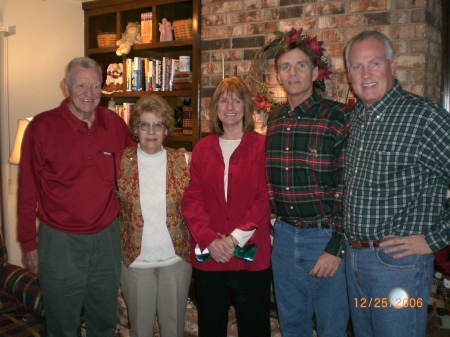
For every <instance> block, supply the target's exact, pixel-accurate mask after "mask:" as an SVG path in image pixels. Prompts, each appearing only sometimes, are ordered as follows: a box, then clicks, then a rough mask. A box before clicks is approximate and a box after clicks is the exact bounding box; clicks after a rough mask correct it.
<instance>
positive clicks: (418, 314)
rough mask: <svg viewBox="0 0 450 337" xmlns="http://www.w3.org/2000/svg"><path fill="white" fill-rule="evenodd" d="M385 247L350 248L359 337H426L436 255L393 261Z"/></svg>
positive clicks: (354, 314)
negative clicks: (434, 257) (429, 298)
mask: <svg viewBox="0 0 450 337" xmlns="http://www.w3.org/2000/svg"><path fill="white" fill-rule="evenodd" d="M385 250H386V248H373V247H371V248H363V249H353V248H350V247H349V246H348V245H347V251H346V268H347V285H348V295H349V302H350V312H351V317H352V323H353V331H354V334H355V336H356V337H375V336H376V337H378V336H383V337H402V336H404V337H423V336H425V330H426V321H427V304H428V297H429V294H430V291H431V284H432V281H433V261H434V259H433V254H428V255H412V256H407V257H404V258H402V259H394V258H393V257H392V254H386V253H385V252H384V251H385Z"/></svg>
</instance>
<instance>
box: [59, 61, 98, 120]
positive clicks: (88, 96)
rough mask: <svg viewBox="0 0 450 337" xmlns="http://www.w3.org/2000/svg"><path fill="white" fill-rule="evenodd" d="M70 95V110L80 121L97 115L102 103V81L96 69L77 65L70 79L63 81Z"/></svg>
mask: <svg viewBox="0 0 450 337" xmlns="http://www.w3.org/2000/svg"><path fill="white" fill-rule="evenodd" d="M63 84H64V87H65V89H66V92H67V94H68V95H69V104H68V106H69V109H70V111H72V113H73V114H74V115H75V116H77V117H78V118H80V119H86V117H87V116H88V115H90V116H94V115H95V108H96V107H97V106H98V104H99V103H100V97H101V89H102V88H101V85H102V79H101V77H100V74H99V73H98V70H97V69H96V68H84V67H82V66H80V65H78V64H77V65H75V66H74V67H73V69H72V71H71V73H70V77H69V78H68V79H64V80H63Z"/></svg>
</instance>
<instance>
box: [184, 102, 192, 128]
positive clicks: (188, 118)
mask: <svg viewBox="0 0 450 337" xmlns="http://www.w3.org/2000/svg"><path fill="white" fill-rule="evenodd" d="M183 135H192V106H191V105H183Z"/></svg>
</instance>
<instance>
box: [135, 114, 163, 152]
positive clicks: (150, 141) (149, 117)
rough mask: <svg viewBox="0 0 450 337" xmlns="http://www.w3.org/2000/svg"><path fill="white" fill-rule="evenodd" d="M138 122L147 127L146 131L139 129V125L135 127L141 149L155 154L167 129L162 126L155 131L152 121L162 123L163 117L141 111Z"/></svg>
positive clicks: (160, 148)
mask: <svg viewBox="0 0 450 337" xmlns="http://www.w3.org/2000/svg"><path fill="white" fill-rule="evenodd" d="M139 122H140V123H142V125H145V126H146V127H144V128H148V129H147V130H146V131H143V130H141V129H140V128H139V127H138V128H137V129H136V132H137V135H138V139H139V144H140V145H141V150H142V151H144V152H145V153H148V154H156V153H158V152H159V151H161V150H162V143H163V141H164V138H165V136H166V135H167V129H166V127H165V126H164V127H163V128H162V130H160V131H156V130H155V126H154V125H153V123H155V122H159V123H162V124H163V125H164V120H163V118H162V117H159V116H157V115H156V114H155V113H153V112H143V113H142V114H141V117H140V118H139ZM146 123H148V124H146Z"/></svg>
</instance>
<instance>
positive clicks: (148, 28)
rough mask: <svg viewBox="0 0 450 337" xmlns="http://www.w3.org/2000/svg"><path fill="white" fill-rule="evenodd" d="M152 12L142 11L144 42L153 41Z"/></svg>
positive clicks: (142, 35)
mask: <svg viewBox="0 0 450 337" xmlns="http://www.w3.org/2000/svg"><path fill="white" fill-rule="evenodd" d="M152 18H153V14H152V12H145V13H141V39H142V43H150V42H152Z"/></svg>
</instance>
